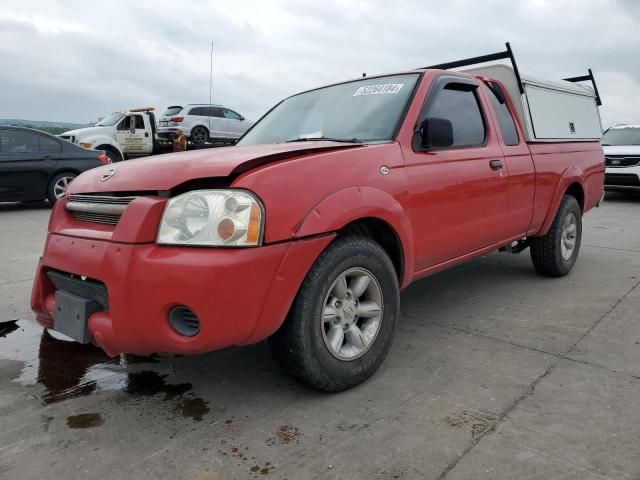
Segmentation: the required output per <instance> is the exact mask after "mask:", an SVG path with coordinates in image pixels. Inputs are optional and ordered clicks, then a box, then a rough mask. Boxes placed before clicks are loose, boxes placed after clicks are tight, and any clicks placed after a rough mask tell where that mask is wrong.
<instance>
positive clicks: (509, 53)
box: [424, 42, 602, 106]
mask: <svg viewBox="0 0 640 480" xmlns="http://www.w3.org/2000/svg"><path fill="white" fill-rule="evenodd" d="M505 46H506V47H507V48H506V50H504V51H502V52H496V53H489V54H487V55H480V56H478V57H471V58H465V59H462V60H456V61H453V62H445V63H438V64H437V65H430V66H428V67H424V68H425V69H427V68H438V69H441V70H448V69H450V68H459V67H468V66H470V65H477V64H479V63H487V62H493V61H495V60H504V59H509V60H510V61H511V65H512V67H513V73H514V74H515V76H516V81H517V82H518V90H520V94H524V85H523V83H522V79H521V78H520V71H519V70H518V64H517V63H516V58H515V57H514V55H513V50H511V45H510V44H509V42H507V43H505ZM588 71H589V74H588V75H583V76H580V77H570V78H565V79H564V80H565V81H567V82H572V83H576V82H586V81H591V84H592V85H593V91H594V92H595V94H596V104H597V105H598V106H600V105H602V100H601V99H600V93H598V87H597V85H596V79H595V78H594V76H593V72H592V71H591V69H589V70H588Z"/></svg>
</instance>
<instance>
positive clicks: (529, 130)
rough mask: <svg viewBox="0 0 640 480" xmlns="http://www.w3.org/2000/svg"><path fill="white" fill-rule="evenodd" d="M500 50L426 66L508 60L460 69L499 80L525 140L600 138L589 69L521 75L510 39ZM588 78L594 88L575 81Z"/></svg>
mask: <svg viewBox="0 0 640 480" xmlns="http://www.w3.org/2000/svg"><path fill="white" fill-rule="evenodd" d="M505 46H506V47H507V48H506V50H504V51H503V52H496V53H490V54H487V55H480V56H478V57H472V58H465V59H463V60H456V61H453V62H446V63H439V64H437V65H431V66H429V67H425V68H437V69H443V70H447V69H450V68H461V67H470V66H471V65H480V64H483V63H487V62H494V61H496V60H505V59H507V60H510V61H511V66H509V65H503V64H497V65H496V64H494V65H489V66H485V67H474V68H470V69H467V70H463V72H464V73H467V74H470V75H474V76H477V77H484V79H485V80H489V81H490V80H497V81H498V82H500V83H502V84H503V85H504V86H505V88H506V90H507V94H508V95H509V97H510V98H511V101H512V102H513V105H514V107H515V110H516V112H515V113H516V115H517V116H518V119H519V120H520V124H521V125H522V129H523V130H524V134H525V137H526V138H525V139H526V141H527V142H576V141H577V142H584V141H600V140H601V139H602V124H601V122H600V112H599V111H598V107H599V106H600V105H601V104H602V102H601V101H600V95H599V93H598V87H597V86H596V81H595V78H594V76H593V72H592V71H591V69H589V70H588V72H589V74H588V75H583V76H579V77H571V78H565V79H564V80H545V79H542V78H539V77H536V76H533V75H521V74H520V71H519V69H518V65H517V64H516V59H515V57H514V55H513V51H512V50H511V45H510V44H509V42H507V43H506V44H505ZM586 81H590V82H591V84H592V85H593V88H591V87H587V86H584V85H580V84H578V82H586Z"/></svg>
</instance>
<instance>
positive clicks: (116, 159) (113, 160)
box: [104, 150, 122, 163]
mask: <svg viewBox="0 0 640 480" xmlns="http://www.w3.org/2000/svg"><path fill="white" fill-rule="evenodd" d="M104 154H105V155H106V156H107V157H109V159H110V160H111V163H116V162H120V161H122V157H121V156H120V155H118V154H117V153H116V152H114V151H113V150H105V151H104Z"/></svg>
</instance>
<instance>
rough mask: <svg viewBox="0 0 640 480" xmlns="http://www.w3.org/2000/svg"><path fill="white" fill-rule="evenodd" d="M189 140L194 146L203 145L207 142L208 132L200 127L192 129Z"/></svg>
mask: <svg viewBox="0 0 640 480" xmlns="http://www.w3.org/2000/svg"><path fill="white" fill-rule="evenodd" d="M190 140H191V142H193V144H194V145H203V144H205V143H207V140H209V131H208V130H207V129H206V128H204V127H201V126H197V127H194V128H193V130H191V136H190Z"/></svg>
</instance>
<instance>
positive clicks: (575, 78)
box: [563, 69, 602, 106]
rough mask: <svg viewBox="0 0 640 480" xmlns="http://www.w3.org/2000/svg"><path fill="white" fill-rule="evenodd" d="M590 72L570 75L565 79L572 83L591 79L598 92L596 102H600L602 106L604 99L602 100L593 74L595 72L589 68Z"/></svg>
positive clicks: (594, 88) (594, 89)
mask: <svg viewBox="0 0 640 480" xmlns="http://www.w3.org/2000/svg"><path fill="white" fill-rule="evenodd" d="M588 72H589V74H588V75H582V76H581V77H569V78H564V79H563V80H565V81H566V82H572V83H577V82H586V81H590V82H591V85H593V91H594V92H595V94H596V103H597V104H598V106H600V105H602V100H600V93H599V92H598V86H597V85H596V79H595V77H594V76H593V72H592V71H591V69H589V70H588Z"/></svg>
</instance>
